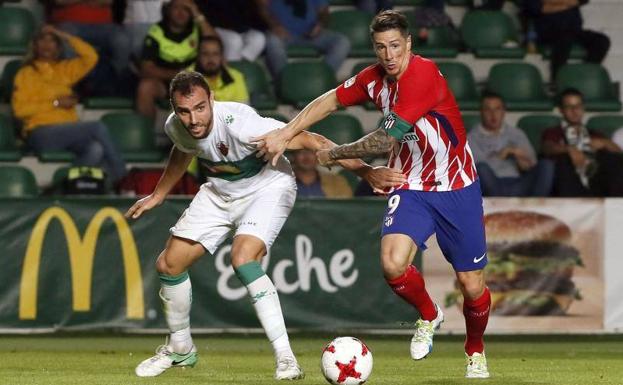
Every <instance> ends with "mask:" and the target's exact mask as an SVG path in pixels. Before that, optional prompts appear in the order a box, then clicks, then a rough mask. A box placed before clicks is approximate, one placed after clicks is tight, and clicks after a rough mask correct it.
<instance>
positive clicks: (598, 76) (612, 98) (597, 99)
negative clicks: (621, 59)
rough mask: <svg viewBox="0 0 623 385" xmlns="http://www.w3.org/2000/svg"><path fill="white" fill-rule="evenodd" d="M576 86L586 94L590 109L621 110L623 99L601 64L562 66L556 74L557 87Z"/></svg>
mask: <svg viewBox="0 0 623 385" xmlns="http://www.w3.org/2000/svg"><path fill="white" fill-rule="evenodd" d="M567 88H576V89H578V90H580V91H581V92H582V94H584V104H585V106H586V109H587V110H589V111H620V110H621V101H620V100H619V99H618V96H617V94H616V92H615V90H614V86H613V84H612V81H611V80H610V75H609V74H608V71H607V70H606V69H605V68H604V67H602V66H601V65H599V64H594V63H574V64H566V65H564V66H562V67H561V68H560V69H559V70H558V73H557V74H556V89H557V90H558V92H562V91H564V90H565V89H567Z"/></svg>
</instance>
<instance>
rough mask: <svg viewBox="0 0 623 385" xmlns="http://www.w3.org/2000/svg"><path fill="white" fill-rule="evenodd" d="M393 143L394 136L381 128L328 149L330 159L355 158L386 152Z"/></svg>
mask: <svg viewBox="0 0 623 385" xmlns="http://www.w3.org/2000/svg"><path fill="white" fill-rule="evenodd" d="M393 145H394V138H393V137H392V136H390V135H387V133H386V132H385V131H384V130H383V129H378V130H376V131H374V132H371V133H369V134H368V135H366V136H364V137H363V138H361V139H359V140H358V141H356V142H353V143H347V144H342V145H340V146H337V147H334V148H333V149H331V151H329V155H330V156H331V159H333V160H337V159H355V158H361V157H364V156H370V155H382V154H386V153H388V152H389V151H390V150H391V149H392V146H393Z"/></svg>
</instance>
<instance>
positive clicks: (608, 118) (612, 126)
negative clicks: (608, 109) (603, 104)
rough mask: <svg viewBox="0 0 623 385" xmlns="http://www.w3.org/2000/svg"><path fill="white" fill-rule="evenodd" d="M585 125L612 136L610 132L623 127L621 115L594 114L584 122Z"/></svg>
mask: <svg viewBox="0 0 623 385" xmlns="http://www.w3.org/2000/svg"><path fill="white" fill-rule="evenodd" d="M586 127H587V128H588V129H591V130H596V131H599V132H601V133H602V134H604V135H606V136H607V137H609V138H610V137H612V134H613V133H614V132H615V131H616V130H618V129H619V128H621V127H623V115H595V116H591V117H590V118H589V119H588V122H586Z"/></svg>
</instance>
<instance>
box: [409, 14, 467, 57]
mask: <svg viewBox="0 0 623 385" xmlns="http://www.w3.org/2000/svg"><path fill="white" fill-rule="evenodd" d="M403 14H404V15H405V16H406V17H407V20H408V21H409V31H410V32H411V42H412V45H411V50H412V51H413V52H414V53H416V54H418V55H421V56H424V57H437V58H438V57H445V58H454V57H456V56H457V55H458V53H459V40H460V36H458V34H457V32H456V31H455V30H454V29H453V28H452V27H450V26H440V27H433V28H428V39H427V40H426V42H423V43H421V42H420V41H419V40H418V39H417V36H418V30H419V27H418V25H417V23H416V22H415V12H413V11H404V12H403Z"/></svg>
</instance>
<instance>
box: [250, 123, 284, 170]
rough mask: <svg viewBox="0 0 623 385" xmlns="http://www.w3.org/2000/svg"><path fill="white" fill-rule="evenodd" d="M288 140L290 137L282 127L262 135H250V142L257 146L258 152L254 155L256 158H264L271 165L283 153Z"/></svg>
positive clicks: (274, 163) (274, 164)
mask: <svg viewBox="0 0 623 385" xmlns="http://www.w3.org/2000/svg"><path fill="white" fill-rule="evenodd" d="M290 140H291V138H290V137H289V136H288V134H287V132H286V131H285V130H284V129H282V128H278V129H276V130H272V131H270V132H268V133H266V134H264V135H261V136H255V137H252V138H251V143H253V144H255V145H256V146H257V150H258V152H257V155H256V156H257V157H258V158H264V160H265V161H267V162H271V163H272V164H273V166H276V165H277V162H278V161H279V157H281V155H283V153H284V151H285V150H286V146H287V145H288V142H289V141H290Z"/></svg>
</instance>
